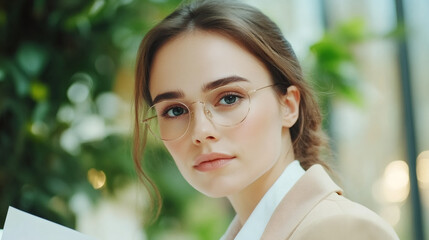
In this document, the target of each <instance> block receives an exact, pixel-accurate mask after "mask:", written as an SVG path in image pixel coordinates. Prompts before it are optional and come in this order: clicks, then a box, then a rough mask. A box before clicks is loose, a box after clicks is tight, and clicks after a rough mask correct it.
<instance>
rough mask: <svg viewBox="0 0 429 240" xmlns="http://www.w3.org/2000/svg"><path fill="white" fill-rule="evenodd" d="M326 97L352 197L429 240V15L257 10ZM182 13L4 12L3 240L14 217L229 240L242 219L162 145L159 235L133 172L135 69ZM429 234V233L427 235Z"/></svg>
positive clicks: (269, 5)
mask: <svg viewBox="0 0 429 240" xmlns="http://www.w3.org/2000/svg"><path fill="white" fill-rule="evenodd" d="M243 1H244V2H247V3H249V4H251V5H253V6H256V7H257V8H259V9H261V10H262V11H263V12H264V13H265V14H267V15H268V16H269V17H270V18H272V19H273V21H275V22H276V23H277V24H278V25H279V26H280V28H281V29H282V31H283V33H284V35H285V37H286V38H287V39H288V40H289V41H290V42H291V44H292V46H293V47H294V49H295V51H296V53H297V55H298V57H299V58H300V60H301V63H302V65H303V68H304V71H305V75H306V77H307V79H308V80H309V81H311V82H312V84H313V85H314V86H315V88H316V89H317V91H318V95H319V100H320V105H321V106H322V108H323V112H324V116H325V122H324V127H325V130H326V131H327V133H328V134H329V136H330V138H331V146H332V148H333V150H334V153H335V155H334V158H333V159H331V160H330V161H329V163H330V164H331V166H332V167H333V168H334V170H335V171H336V172H337V174H338V179H339V183H340V185H341V186H342V187H343V188H344V190H345V192H346V196H348V197H349V198H350V199H352V200H354V201H356V202H359V203H362V204H364V205H366V206H367V207H369V208H370V209H372V210H374V211H375V212H377V213H378V214H380V215H381V216H382V217H383V218H384V219H385V220H386V221H387V222H389V223H390V224H391V225H392V226H393V227H394V228H395V230H396V231H397V233H398V234H399V236H400V238H401V239H416V240H417V239H429V233H428V231H427V229H429V126H428V125H429V124H428V123H429V106H428V103H429V94H428V92H429V77H428V76H429V68H428V67H427V66H426V64H427V63H428V62H429V44H428V40H429V28H428V27H427V26H428V25H429V18H427V16H428V15H429V2H428V1H425V0H408V1H401V0H396V1H394V0H377V1H370V0H363V1H352V0H267V1H257V0H248V1H245V0H243ZM179 3H180V1H179V0H15V1H6V0H1V1H0V229H1V228H2V227H3V224H4V220H5V216H6V212H7V207H8V206H10V205H11V206H14V207H16V208H19V209H21V210H24V211H27V212H30V213H32V214H35V215H38V216H40V217H43V218H46V219H49V220H51V221H55V222H57V223H60V224H62V225H65V226H68V227H71V228H75V229H77V230H79V231H81V232H83V233H86V234H88V235H92V236H94V237H96V238H98V239H100V240H101V239H104V240H109V239H131V240H133V239H135V240H142V239H159V240H162V239H192V240H193V239H219V237H220V236H221V235H222V234H223V232H224V231H225V230H226V228H227V226H228V224H229V222H230V220H231V219H232V217H233V215H234V213H233V211H232V209H231V208H230V206H229V205H228V203H227V201H226V200H225V199H210V198H207V197H205V196H202V195H201V194H199V193H198V192H196V191H195V190H193V189H192V188H191V187H190V186H189V185H188V184H187V183H186V182H185V181H184V180H183V178H182V177H181V176H180V174H179V173H178V170H177V169H176V167H175V165H174V163H173V161H172V160H171V157H170V156H169V154H168V153H167V152H166V151H165V149H163V147H162V146H161V145H160V143H159V142H149V149H148V150H147V151H146V152H145V157H146V159H149V162H148V164H147V166H146V167H147V168H148V170H149V172H150V175H151V176H152V177H153V178H154V180H155V182H156V183H157V185H158V186H159V188H160V191H161V194H162V197H163V200H164V207H163V210H162V212H161V215H160V217H159V219H158V220H157V221H156V222H155V223H154V224H152V225H148V224H147V223H148V222H149V221H150V219H149V218H150V215H148V214H147V211H146V210H147V209H148V208H149V204H150V202H149V197H148V195H147V193H146V191H145V190H144V187H143V186H142V184H141V183H140V182H139V181H138V178H137V174H136V172H135V170H134V166H133V162H132V158H131V145H132V139H131V132H132V121H133V116H132V104H131V102H132V95H133V82H134V79H133V78H134V77H133V71H134V67H135V65H134V64H135V55H136V52H137V48H138V45H139V43H140V41H141V39H142V38H143V36H144V34H145V33H146V32H147V31H148V30H149V29H150V28H151V27H152V26H154V25H155V24H156V23H157V22H159V21H160V20H161V19H162V18H163V17H165V16H166V15H167V14H168V13H170V12H171V11H172V10H174V9H175V8H176V6H178V5H179ZM425 229H426V233H424V230H425Z"/></svg>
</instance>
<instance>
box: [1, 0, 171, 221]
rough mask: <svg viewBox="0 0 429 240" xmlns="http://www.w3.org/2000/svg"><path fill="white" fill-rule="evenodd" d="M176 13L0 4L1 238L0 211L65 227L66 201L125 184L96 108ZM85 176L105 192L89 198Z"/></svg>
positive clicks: (119, 148) (116, 138)
mask: <svg viewBox="0 0 429 240" xmlns="http://www.w3.org/2000/svg"><path fill="white" fill-rule="evenodd" d="M176 4H177V1H170V2H165V3H162V4H161V3H154V2H148V1H127V0H123V1H101V0H95V1H86V0H78V1H68V0H60V1H56V0H48V1H46V0H34V1H32V0H18V1H2V2H1V3H0V128H1V131H0V164H1V168H0V196H1V198H0V221H1V222H0V228H1V227H2V226H3V223H2V222H3V221H4V219H5V215H6V210H7V207H8V206H9V205H12V206H15V207H17V208H20V209H22V210H25V211H28V212H31V213H33V214H36V215H39V216H41V217H44V218H47V219H50V220H53V221H55V222H58V223H60V224H63V225H66V226H70V227H74V224H75V222H74V221H75V217H74V213H73V211H72V210H71V208H70V205H69V201H70V199H71V197H72V196H73V195H74V194H75V193H77V192H84V193H85V194H86V195H87V196H89V197H90V198H91V199H93V200H96V199H97V198H98V197H99V196H100V195H101V193H104V192H111V193H113V192H114V190H115V189H116V188H118V187H120V186H123V184H125V183H126V182H127V181H130V180H134V178H135V176H134V175H135V174H133V172H134V170H133V165H132V161H131V157H130V149H129V144H130V141H129V136H128V134H125V133H123V132H115V131H113V130H112V129H113V127H114V119H112V117H109V116H104V115H103V114H101V111H102V109H100V106H98V100H100V99H101V96H102V95H103V94H105V93H109V92H110V91H111V89H112V86H113V83H114V80H115V78H116V71H117V70H118V68H119V67H120V66H121V65H125V64H130V62H131V61H133V60H134V57H135V53H136V49H137V47H138V44H139V42H140V40H141V38H142V36H143V33H144V32H145V31H147V29H148V28H149V27H150V26H151V25H152V24H153V21H154V20H153V19H160V18H161V17H162V16H165V13H166V12H169V11H170V10H171V8H172V7H173V6H175V5H176ZM160 6H162V8H159V7H160ZM131 68H132V67H131ZM130 94H131V93H130ZM106 104H107V105H108V104H109V102H107V103H105V105H106ZM107 107H108V108H109V106H107ZM110 107H114V106H110ZM88 123H92V125H91V124H90V125H88ZM85 124H87V125H85ZM85 126H86V127H85ZM100 126H104V128H100ZM94 129H95V130H97V129H99V130H100V129H101V130H100V131H98V135H94V134H93V135H88V134H89V133H91V132H92V133H93V132H94V131H95V130H94ZM85 131H86V135H85V134H83V133H85ZM82 132H83V133H82ZM85 136H86V137H85ZM90 169H97V170H98V171H103V172H104V173H105V175H106V176H107V178H106V185H105V187H103V188H101V189H100V190H95V189H94V188H93V186H92V185H91V184H90V183H89V182H88V180H87V174H88V171H89V170H90Z"/></svg>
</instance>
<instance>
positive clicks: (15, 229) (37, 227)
mask: <svg viewBox="0 0 429 240" xmlns="http://www.w3.org/2000/svg"><path fill="white" fill-rule="evenodd" d="M59 239H61V240H96V239H95V238H92V237H89V236H86V235H84V234H82V233H80V232H78V231H75V230H72V229H70V228H67V227H64V226H61V225H59V224H57V223H53V222H50V221H48V220H45V219H42V218H39V217H36V216H34V215H31V214H29V213H26V212H23V211H21V210H18V209H16V208H13V207H9V209H8V212H7V216H6V221H5V224H4V229H3V235H2V236H1V240H59Z"/></svg>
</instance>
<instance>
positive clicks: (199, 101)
mask: <svg viewBox="0 0 429 240" xmlns="http://www.w3.org/2000/svg"><path fill="white" fill-rule="evenodd" d="M135 87H136V88H135V113H136V126H135V127H136V130H135V154H134V160H135V163H136V165H137V167H138V168H139V169H141V168H140V159H139V156H141V152H140V151H141V150H142V149H141V148H142V147H141V146H143V148H144V143H145V141H146V137H145V136H146V133H147V130H149V131H150V132H151V133H152V134H153V135H155V136H157V137H159V138H160V139H162V141H163V143H164V145H165V146H166V148H167V150H168V151H169V152H170V154H171V155H172V157H173V159H174V161H175V163H176V165H177V167H178V169H179V170H180V172H181V174H182V175H183V177H184V178H185V179H186V180H187V181H188V182H189V184H191V185H192V186H193V187H194V188H195V189H197V190H198V191H200V192H202V193H203V194H205V195H207V196H211V197H227V198H228V200H229V201H230V202H231V204H232V206H233V208H234V210H235V211H236V213H237V215H236V217H235V218H234V220H233V221H232V223H231V225H230V226H229V228H228V230H227V231H226V233H225V235H224V236H223V239H246V240H248V239H397V236H396V234H395V233H394V231H393V229H392V228H391V227H390V226H388V225H387V224H386V223H385V222H383V221H382V220H381V218H379V217H378V216H377V215H376V214H375V213H373V212H371V211H370V210H368V209H367V208H365V207H363V206H361V205H358V204H356V203H353V202H351V201H349V200H347V199H346V198H344V197H343V196H342V190H341V189H340V188H339V187H338V186H337V185H336V184H335V183H334V182H333V181H332V180H331V179H330V178H329V176H328V175H327V173H326V172H325V170H324V168H323V167H325V168H327V166H326V164H325V163H324V162H323V161H322V160H321V159H320V156H319V155H320V151H321V148H322V147H323V146H324V138H323V135H322V133H321V130H320V125H321V116H320V112H319V109H318V106H317V104H316V102H315V100H314V96H313V94H312V92H311V90H310V88H309V86H308V85H307V83H306V82H305V81H304V79H303V76H302V72H301V68H300V65H299V63H298V60H297V58H296V56H295V54H294V52H293V50H292V48H291V46H290V44H289V43H288V42H287V41H286V40H285V39H284V37H283V36H282V34H281V32H280V30H279V29H278V27H277V26H276V25H275V24H274V23H273V22H272V21H271V20H269V19H268V18H267V17H266V16H265V15H263V14H262V13H261V12H259V11H258V10H256V9H254V8H252V7H250V6H247V5H245V4H242V3H238V2H234V1H217V0H215V1H213V0H210V1H197V2H193V3H191V4H189V5H185V6H182V7H181V8H179V9H177V10H176V11H175V12H173V13H172V14H171V15H169V16H168V17H167V18H166V19H164V20H163V21H162V22H161V23H159V24H158V25H157V26H156V27H154V28H153V29H152V30H151V31H150V32H149V33H148V34H147V35H146V36H145V38H144V39H143V41H142V44H141V47H140V50H139V53H138V57H137V70H136V86H135ZM143 102H145V103H146V104H147V106H148V108H147V109H142V108H143V107H144V106H143V105H144V104H143ZM141 122H143V124H144V126H145V127H144V129H143V130H144V131H143V132H140V129H141V125H140V124H141ZM139 127H140V129H139ZM322 166H323V167H322ZM142 173H143V176H144V177H145V178H146V175H144V172H142ZM152 186H153V185H152Z"/></svg>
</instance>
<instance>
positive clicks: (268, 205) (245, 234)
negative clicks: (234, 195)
mask: <svg viewBox="0 0 429 240" xmlns="http://www.w3.org/2000/svg"><path fill="white" fill-rule="evenodd" d="M304 173H305V170H304V169H303V168H302V167H301V165H300V164H299V161H297V160H295V161H293V162H292V163H290V164H289V165H288V166H287V167H286V169H285V170H284V171H283V173H282V174H281V175H280V177H279V178H278V179H277V180H276V182H275V183H274V184H273V185H272V186H271V187H270V189H269V190H268V191H267V192H266V193H265V195H264V196H263V197H262V199H261V201H259V203H258V205H257V206H256V208H255V209H254V210H253V212H252V214H250V216H249V218H248V219H247V221H246V222H245V223H244V225H243V227H242V228H241V230H240V232H239V233H238V234H237V236H236V237H235V240H252V239H260V238H261V236H262V234H263V233H264V230H265V227H266V226H267V224H268V221H269V220H270V218H271V215H273V213H274V210H275V209H276V208H277V206H278V205H279V203H280V202H281V200H282V199H283V197H284V196H285V195H286V194H287V193H288V192H289V190H290V189H291V188H292V186H293V185H295V183H296V182H297V181H298V180H299V179H300V178H301V176H302V175H304ZM223 239H224V237H222V238H221V240H223Z"/></svg>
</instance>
